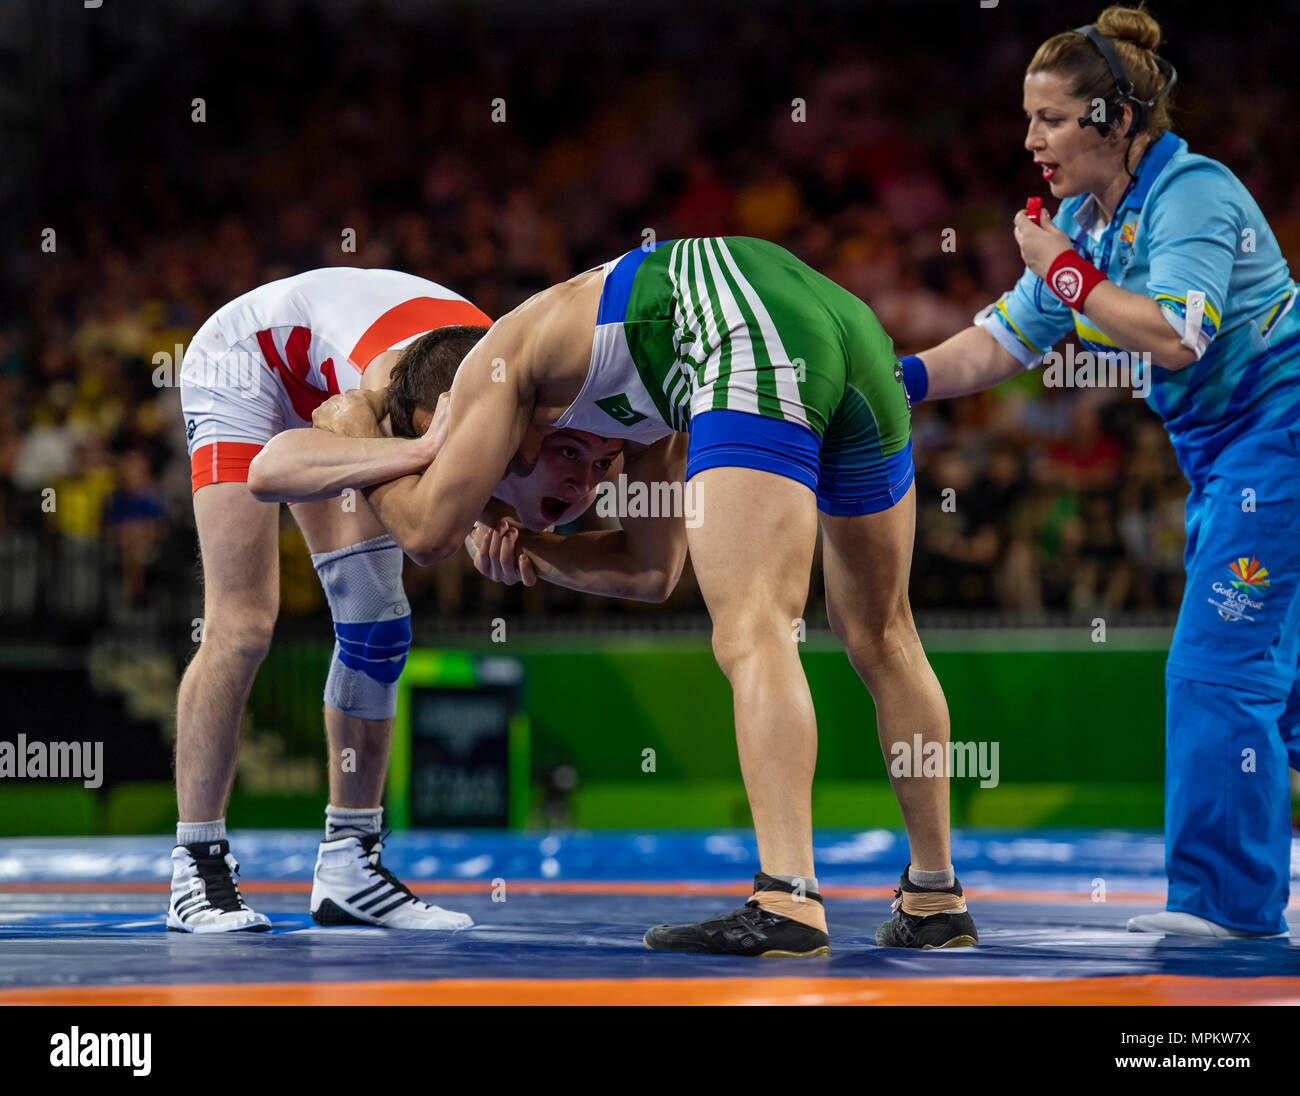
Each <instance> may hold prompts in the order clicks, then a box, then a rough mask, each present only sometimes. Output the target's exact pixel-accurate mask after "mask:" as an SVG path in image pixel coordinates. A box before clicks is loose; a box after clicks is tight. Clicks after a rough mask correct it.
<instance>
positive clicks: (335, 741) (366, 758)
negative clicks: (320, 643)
mask: <svg viewBox="0 0 1300 1096" xmlns="http://www.w3.org/2000/svg"><path fill="white" fill-rule="evenodd" d="M347 500H348V502H347V506H348V508H347V509H345V507H344V501H343V499H341V498H339V499H322V500H321V501H319V502H307V503H295V504H294V505H293V506H291V507H290V508H289V512H290V513H291V514H293V516H294V519H295V520H296V521H297V522H298V527H299V528H300V529H301V530H302V535H303V537H304V539H305V540H306V541H307V548H308V550H309V551H310V552H312V553H313V554H315V553H317V552H333V551H336V550H337V549H339V548H347V547H348V546H349V545H352V544H358V543H360V542H361V541H363V540H369V539H370V538H371V537H377V536H382V535H383V533H384V532H385V530H384V527H383V526H382V525H380V523H379V519H378V518H376V517H375V515H374V512H373V511H372V510H371V509H370V507H369V506H368V505H366V502H365V500H364V499H363V498H361V497H360V492H355V493H353V494H350V495H348V496H347ZM352 507H355V509H353V508H352ZM323 708H324V711H325V738H326V742H327V743H328V750H329V791H330V800H329V801H330V803H332V804H333V805H334V806H336V807H357V808H362V807H378V806H379V805H380V803H381V801H382V799H383V795H384V778H385V776H386V775H387V773H388V754H389V750H390V748H391V746H392V741H393V721H392V719H362V718H360V717H359V716H353V715H345V714H344V713H343V712H340V711H338V710H337V709H335V708H332V707H331V706H330V705H328V704H325V705H323ZM347 749H350V750H352V751H353V753H352V754H350V755H349V759H350V760H351V762H352V763H351V764H349V765H347V766H346V771H345V766H344V763H343V751H344V750H347Z"/></svg>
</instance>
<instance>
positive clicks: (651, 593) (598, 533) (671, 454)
mask: <svg viewBox="0 0 1300 1096" xmlns="http://www.w3.org/2000/svg"><path fill="white" fill-rule="evenodd" d="M685 472H686V435H684V434H670V435H669V436H668V437H666V438H663V439H661V440H660V441H657V442H655V443H654V444H653V445H649V446H646V447H645V448H642V449H638V450H637V451H635V452H627V453H626V455H625V457H624V474H625V475H626V476H627V480H626V483H627V486H628V494H629V496H631V495H632V494H633V492H635V491H636V490H637V489H636V487H635V486H634V485H635V484H637V483H643V484H645V491H646V494H645V495H643V496H642V497H645V498H655V497H658V498H661V499H662V498H668V499H670V500H672V501H673V503H674V507H673V512H672V513H670V514H667V515H662V516H660V517H636V518H634V517H626V516H623V517H620V518H619V521H620V523H621V525H622V528H621V529H601V530H595V531H592V532H587V533H575V534H573V535H572V536H559V535H556V534H554V533H530V532H529V531H528V530H526V529H523V528H521V527H520V526H519V525H518V524H517V523H514V522H502V523H500V524H498V525H497V526H495V527H488V526H484V525H480V526H478V527H477V528H476V529H474V531H473V532H472V533H471V534H470V536H469V538H467V540H466V544H465V547H466V549H467V550H468V551H469V553H470V555H471V556H472V557H473V558H474V565H475V567H476V568H477V569H478V571H479V573H480V574H482V575H485V576H487V577H488V578H491V579H495V580H496V581H498V582H504V583H506V584H507V585H514V584H515V583H516V582H522V583H523V584H524V585H525V586H532V585H533V584H534V583H535V582H536V581H537V579H538V578H539V577H540V578H543V579H545V580H546V581H547V582H551V583H554V584H555V585H557V586H564V587H566V588H568V589H570V590H577V591H579V592H580V593H586V594H600V595H602V596H604V597H617V598H626V599H628V600H631V601H663V600H665V599H666V598H667V597H668V596H669V595H670V594H671V593H672V592H673V590H674V589H675V588H676V586H677V580H678V579H679V578H680V577H681V573H682V567H683V565H684V564H685V562H686V521H687V520H696V519H697V518H698V510H699V507H700V505H701V500H700V499H699V497H698V495H697V493H696V492H695V491H692V490H688V489H687V488H688V485H687V484H684V483H683V482H682V477H683V476H684V474H685ZM661 509H662V508H661Z"/></svg>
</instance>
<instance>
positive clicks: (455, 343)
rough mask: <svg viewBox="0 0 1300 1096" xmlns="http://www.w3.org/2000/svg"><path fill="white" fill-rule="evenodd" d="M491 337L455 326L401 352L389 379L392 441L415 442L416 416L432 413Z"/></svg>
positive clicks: (482, 330)
mask: <svg viewBox="0 0 1300 1096" xmlns="http://www.w3.org/2000/svg"><path fill="white" fill-rule="evenodd" d="M487 333H488V329H487V328H486V327H467V326H465V325H463V324H453V325H451V326H450V327H437V328H434V330H432V331H430V332H428V333H427V334H425V335H421V336H420V337H419V338H418V339H416V340H415V342H413V343H411V344H410V346H408V347H407V348H406V349H405V350H403V351H402V356H401V357H400V358H398V359H397V364H396V365H394V366H393V370H392V372H391V373H390V374H389V377H388V414H389V416H390V418H391V422H392V426H393V437H395V438H415V437H419V434H420V432H419V431H418V430H416V428H415V421H414V420H415V412H416V411H417V410H418V409H419V408H421V407H423V408H424V409H425V410H426V411H429V412H432V411H433V410H434V408H436V407H437V406H438V397H439V396H441V395H442V394H443V393H444V392H446V391H447V390H448V389H449V388H451V382H452V381H453V380H455V379H456V370H457V369H458V368H459V366H460V363H461V361H462V360H463V359H464V357H465V355H466V354H468V353H469V352H470V351H471V350H473V349H474V347H475V345H477V343H478V341H479V339H481V338H482V337H483V336H484V335H486V334H487Z"/></svg>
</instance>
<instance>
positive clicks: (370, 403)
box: [311, 388, 388, 438]
mask: <svg viewBox="0 0 1300 1096" xmlns="http://www.w3.org/2000/svg"><path fill="white" fill-rule="evenodd" d="M386 414H388V393H387V392H384V391H382V390H380V391H362V390H361V389H359V388H354V389H352V390H351V391H350V392H340V393H339V394H338V395H337V396H331V397H330V398H329V399H327V400H326V401H325V402H324V403H322V404H321V405H320V406H319V407H318V408H316V410H315V411H313V412H312V413H311V424H312V426H315V427H317V428H318V429H321V430H328V431H329V432H330V433H331V434H341V435H343V436H344V437H347V438H382V437H383V436H384V432H383V431H382V430H381V429H380V428H379V421H380V420H381V419H382V418H383V417H384V416H385V415H386Z"/></svg>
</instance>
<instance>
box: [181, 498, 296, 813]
mask: <svg viewBox="0 0 1300 1096" xmlns="http://www.w3.org/2000/svg"><path fill="white" fill-rule="evenodd" d="M279 511H280V507H279V505H278V504H277V503H270V502H259V501H258V500H257V499H255V498H253V496H252V495H251V494H249V492H248V485H247V484H245V483H210V484H207V485H206V486H204V487H200V488H199V490H198V492H197V493H196V494H195V495H194V518H195V522H196V524H197V527H198V534H199V549H200V552H201V554H202V559H203V629H202V633H201V635H202V642H201V643H200V644H199V649H198V652H197V653H196V654H195V656H194V658H193V659H192V660H191V661H190V664H189V666H188V667H187V668H186V670H185V674H184V676H183V677H182V678H181V685H180V690H179V692H178V694H177V701H176V802H177V807H178V809H179V812H180V820H181V821H182V822H210V821H213V820H215V819H218V818H223V817H224V816H225V813H226V804H227V802H228V800H229V799H230V789H231V785H232V784H233V782H234V779H235V763H236V760H237V758H238V754H239V736H240V730H241V728H242V726H243V719H244V706H245V704H247V702H248V692H249V689H250V688H251V687H252V684H253V677H254V675H256V673H257V668H258V666H260V665H261V663H262V659H263V658H264V657H265V655H266V652H267V649H268V648H269V647H270V645H271V632H272V630H273V629H274V627H275V618H276V614H277V612H278V610H279V605H280V558H279V539H278V537H277V533H276V529H277V525H278V522H279Z"/></svg>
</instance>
